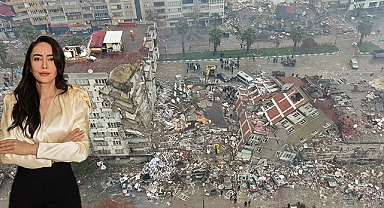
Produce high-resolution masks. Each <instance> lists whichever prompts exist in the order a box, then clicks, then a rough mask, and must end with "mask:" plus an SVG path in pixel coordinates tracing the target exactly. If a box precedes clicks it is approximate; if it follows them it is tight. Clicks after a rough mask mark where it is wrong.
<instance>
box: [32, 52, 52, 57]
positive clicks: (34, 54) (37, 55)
mask: <svg viewBox="0 0 384 208" xmlns="http://www.w3.org/2000/svg"><path fill="white" fill-rule="evenodd" d="M33 56H41V57H42V56H43V55H41V54H38V53H36V54H33ZM47 56H53V54H48V55H47Z"/></svg>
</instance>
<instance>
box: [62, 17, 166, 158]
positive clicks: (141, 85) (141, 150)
mask: <svg viewBox="0 0 384 208" xmlns="http://www.w3.org/2000/svg"><path fill="white" fill-rule="evenodd" d="M138 27H143V28H144V27H147V30H145V31H144V30H139V29H138ZM119 28H120V29H121V27H119ZM136 31H142V32H143V33H145V38H144V42H142V47H140V48H144V49H146V50H147V51H148V52H147V56H145V57H141V59H140V60H141V61H140V64H138V63H137V62H134V63H121V64H119V65H117V66H114V67H110V69H108V70H105V71H99V72H97V73H95V72H94V70H92V69H89V68H91V65H87V67H88V72H86V73H78V72H72V73H68V74H66V78H67V80H68V82H69V83H70V84H78V85H80V86H81V87H82V88H84V89H86V90H87V91H88V94H89V96H90V97H91V99H92V112H91V114H90V122H91V130H90V134H89V137H90V140H91V144H92V153H93V154H94V155H96V156H105V157H124V156H129V155H145V154H149V153H150V151H149V150H150V149H151V144H150V140H151V135H150V133H151V131H150V128H151V125H150V123H151V121H152V113H153V109H154V103H155V101H156V97H157V96H156V86H155V82H156V78H155V76H154V75H155V73H156V68H157V60H158V58H159V51H158V45H157V32H156V24H153V25H146V24H140V25H137V26H136ZM107 32H117V33H118V32H121V33H119V34H118V35H115V36H118V37H120V36H121V34H122V31H107ZM98 37H99V36H97V37H96V38H95V39H97V38H98ZM93 39H94V37H92V38H91V42H92V40H93ZM141 40H143V39H141ZM79 64H84V63H79Z"/></svg>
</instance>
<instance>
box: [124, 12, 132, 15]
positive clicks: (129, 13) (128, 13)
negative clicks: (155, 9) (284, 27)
mask: <svg viewBox="0 0 384 208" xmlns="http://www.w3.org/2000/svg"><path fill="white" fill-rule="evenodd" d="M125 15H126V16H132V15H133V12H125Z"/></svg>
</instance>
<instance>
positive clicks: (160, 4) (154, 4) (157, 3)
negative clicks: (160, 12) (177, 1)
mask: <svg viewBox="0 0 384 208" xmlns="http://www.w3.org/2000/svg"><path fill="white" fill-rule="evenodd" d="M153 6H155V7H161V6H165V3H164V1H162V2H153Z"/></svg>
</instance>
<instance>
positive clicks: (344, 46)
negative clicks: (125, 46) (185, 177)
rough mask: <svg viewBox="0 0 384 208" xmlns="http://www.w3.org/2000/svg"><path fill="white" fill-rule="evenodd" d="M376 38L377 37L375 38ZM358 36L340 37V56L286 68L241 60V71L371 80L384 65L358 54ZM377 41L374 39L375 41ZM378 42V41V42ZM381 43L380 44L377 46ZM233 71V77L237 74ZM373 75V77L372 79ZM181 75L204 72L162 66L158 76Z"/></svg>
mask: <svg viewBox="0 0 384 208" xmlns="http://www.w3.org/2000/svg"><path fill="white" fill-rule="evenodd" d="M373 38H374V37H373ZM335 40H336V36H334V35H329V36H323V37H319V38H315V41H316V42H318V43H319V44H321V43H334V42H335ZM357 40H358V39H357V38H356V35H355V34H344V35H339V36H338V37H337V40H336V46H337V47H338V48H339V49H340V53H338V54H334V55H322V56H304V57H302V56H300V57H296V59H297V64H296V66H295V67H284V66H283V65H282V64H280V63H276V64H275V63H272V61H267V60H266V59H256V60H240V69H239V70H242V71H244V72H246V73H249V74H251V73H252V72H254V71H255V70H261V71H264V72H265V73H266V75H271V72H272V71H275V70H282V71H285V72H286V76H290V75H292V74H294V75H295V76H296V74H297V75H298V76H304V75H322V76H323V77H326V78H334V79H339V78H346V79H347V80H348V81H349V82H350V83H356V82H359V81H361V80H367V81H368V80H371V79H374V78H377V77H378V76H380V75H381V67H382V66H384V61H382V60H375V59H373V58H372V56H371V55H358V53H357V50H356V49H355V48H354V47H353V46H352V44H351V43H352V42H354V41H357ZM373 41H374V40H373ZM377 43H378V42H377ZM268 44H270V43H268V42H267V43H260V45H268ZM282 44H283V45H290V44H292V43H291V40H284V41H282ZM378 44H379V43H378ZM224 45H227V46H228V47H231V48H235V47H237V44H235V43H233V42H231V40H224ZM178 47H179V46H178V45H177V44H176V43H175V44H173V43H172V42H170V41H169V42H168V51H177V50H179V48H178ZM351 58H356V59H357V61H358V62H359V69H358V70H352V69H351V67H350V66H349V60H350V59H351ZM200 64H201V66H202V68H203V69H204V67H205V66H206V65H209V64H217V65H219V66H220V63H219V61H206V62H200ZM236 71H237V70H235V72H234V75H233V76H235V74H236ZM219 72H223V73H225V74H227V75H228V76H232V74H231V72H230V71H226V70H221V69H220V67H219V70H218V71H217V73H219ZM372 73H374V75H373V76H370V75H371V74H372ZM177 74H180V75H182V76H203V75H202V73H201V72H200V73H196V72H191V71H189V73H187V71H186V63H160V64H159V67H158V73H157V76H158V77H159V78H164V79H172V78H174V77H175V75H177Z"/></svg>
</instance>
